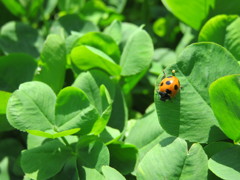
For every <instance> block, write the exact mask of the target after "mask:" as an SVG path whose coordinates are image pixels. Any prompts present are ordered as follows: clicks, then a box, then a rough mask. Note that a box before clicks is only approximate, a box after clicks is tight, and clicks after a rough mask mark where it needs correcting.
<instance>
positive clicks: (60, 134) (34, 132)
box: [27, 128, 80, 139]
mask: <svg viewBox="0 0 240 180" xmlns="http://www.w3.org/2000/svg"><path fill="white" fill-rule="evenodd" d="M78 131H80V128H75V129H69V130H66V131H62V132H58V133H54V134H51V133H47V132H43V131H38V130H27V132H28V133H30V134H32V135H35V136H41V137H46V138H51V139H55V138H59V137H64V136H68V135H72V134H75V133H77V132H78Z"/></svg>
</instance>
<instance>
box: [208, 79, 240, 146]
mask: <svg viewBox="0 0 240 180" xmlns="http://www.w3.org/2000/svg"><path fill="white" fill-rule="evenodd" d="M239 88H240V75H230V76H225V77H222V78H219V79H218V80H216V81H215V82H213V83H212V84H211V86H210V88H209V96H210V101H211V106H212V109H213V112H214V114H215V116H216V118H217V120H218V122H219V124H220V127H221V129H222V130H223V132H224V133H225V134H226V135H227V136H228V137H229V138H231V139H232V140H234V141H235V142H239V141H240V132H239V129H240V121H239V120H240V105H239V101H240V92H239Z"/></svg>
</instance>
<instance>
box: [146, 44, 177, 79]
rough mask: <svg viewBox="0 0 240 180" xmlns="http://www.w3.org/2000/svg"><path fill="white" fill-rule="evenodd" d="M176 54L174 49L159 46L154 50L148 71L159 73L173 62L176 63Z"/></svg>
mask: <svg viewBox="0 0 240 180" xmlns="http://www.w3.org/2000/svg"><path fill="white" fill-rule="evenodd" d="M176 59H177V55H176V53H175V52H174V51H172V50H170V49H167V48H159V49H155V50H154V55H153V61H152V66H151V68H150V69H149V71H150V72H151V73H153V74H156V75H159V74H161V73H162V72H163V70H164V69H165V68H166V67H167V66H170V65H172V64H174V63H176Z"/></svg>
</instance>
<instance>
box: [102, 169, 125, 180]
mask: <svg viewBox="0 0 240 180" xmlns="http://www.w3.org/2000/svg"><path fill="white" fill-rule="evenodd" d="M102 172H103V175H104V176H105V180H112V179H114V180H125V177H124V176H123V175H122V174H121V173H119V172H118V171H117V170H115V169H113V168H112V167H110V166H103V167H102Z"/></svg>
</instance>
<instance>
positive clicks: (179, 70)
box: [155, 43, 240, 142]
mask: <svg viewBox="0 0 240 180" xmlns="http://www.w3.org/2000/svg"><path fill="white" fill-rule="evenodd" d="M226 64H227V66H226ZM216 67H218V68H216ZM173 69H175V70H176V76H177V77H178V78H179V81H180V83H181V86H182V87H183V88H182V89H181V90H180V92H179V93H178V94H177V96H176V97H174V98H173V99H172V101H167V102H163V101H161V100H160V99H159V95H158V94H157V93H155V105H156V109H157V113H158V117H159V121H160V124H161V126H162V127H163V129H164V130H166V131H167V132H168V133H169V134H171V135H174V136H179V137H181V138H184V139H186V140H189V141H191V142H211V141H216V140H220V139H225V138H226V137H224V135H223V133H222V132H221V131H220V129H219V124H218V122H217V120H216V117H215V116H214V114H213V111H212V108H211V107H210V100H209V95H208V87H209V86H210V84H211V83H212V82H213V81H215V80H216V79H218V78H219V77H222V76H225V75H228V74H235V73H239V72H240V67H239V65H238V63H237V61H236V59H235V58H234V57H233V56H232V55H231V54H230V53H229V52H228V51H227V50H226V49H225V48H223V47H221V46H219V45H217V44H214V43H197V44H193V45H190V46H188V47H187V48H186V49H185V50H184V51H183V52H182V53H181V55H180V56H179V58H178V59H177V63H176V65H172V66H171V67H169V69H168V72H167V71H166V72H167V75H170V74H171V73H170V71H171V70H173ZM161 78H162V75H160V76H159V78H158V80H157V83H156V84H157V85H158V84H159V83H160V81H161ZM157 85H156V88H157ZM155 91H157V89H156V90H155ZM203 112H204V113H203Z"/></svg>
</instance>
